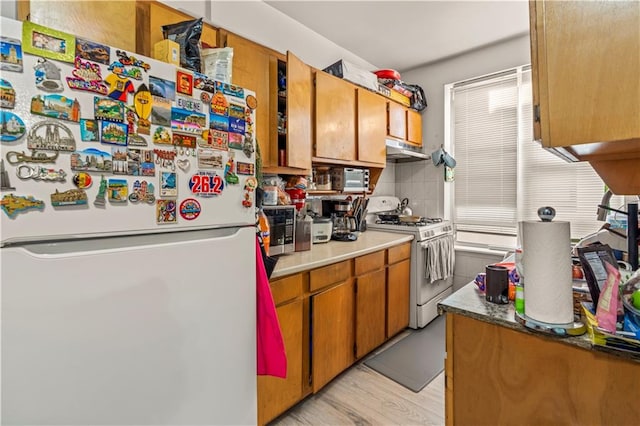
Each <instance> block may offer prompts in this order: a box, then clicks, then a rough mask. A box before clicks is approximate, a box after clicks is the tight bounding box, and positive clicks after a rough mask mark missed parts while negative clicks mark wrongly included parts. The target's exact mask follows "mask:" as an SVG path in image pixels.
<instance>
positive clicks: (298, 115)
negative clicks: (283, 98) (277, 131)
mask: <svg viewBox="0 0 640 426" xmlns="http://www.w3.org/2000/svg"><path fill="white" fill-rule="evenodd" d="M287 121H288V123H289V124H290V125H288V126H287V166H289V167H296V168H300V169H311V67H310V66H309V65H307V64H305V63H304V62H302V61H301V60H300V59H298V58H297V57H296V56H295V55H294V54H292V53H291V52H287Z"/></svg>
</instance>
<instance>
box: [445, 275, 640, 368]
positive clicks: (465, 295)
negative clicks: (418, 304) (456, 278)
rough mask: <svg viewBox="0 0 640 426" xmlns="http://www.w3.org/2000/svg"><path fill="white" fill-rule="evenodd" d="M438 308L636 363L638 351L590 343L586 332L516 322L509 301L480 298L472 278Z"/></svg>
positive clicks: (482, 294) (511, 304)
mask: <svg viewBox="0 0 640 426" xmlns="http://www.w3.org/2000/svg"><path fill="white" fill-rule="evenodd" d="M438 311H439V312H440V313H442V312H449V313H452V314H459V315H463V316H466V317H469V318H473V319H476V320H479V321H484V322H486V323H489V324H496V325H500V326H503V327H507V328H511V329H513V330H516V331H519V332H522V333H528V334H532V335H535V336H538V337H542V338H548V339H552V340H555V341H557V342H560V343H563V344H567V345H572V346H578V347H581V348H583V349H587V350H595V351H599V352H606V353H608V354H612V355H616V356H620V357H622V358H626V359H629V360H632V361H635V362H638V363H640V354H634V353H631V352H626V351H620V350H616V349H614V348H608V347H603V346H593V345H592V344H591V338H590V337H589V334H588V332H587V333H585V334H583V335H581V336H569V337H561V336H553V335H550V334H546V333H541V332H537V331H534V330H531V329H529V328H527V327H525V326H524V325H522V324H520V323H518V322H516V320H515V318H514V315H515V311H514V306H513V303H508V304H506V305H498V304H495V303H490V302H487V301H486V300H485V298H484V293H482V292H481V291H480V290H479V289H478V287H477V286H476V285H475V283H474V282H473V281H472V282H470V283H469V284H467V285H465V286H464V287H462V288H461V289H460V290H458V291H456V292H455V293H453V294H452V295H451V296H449V297H447V298H446V299H444V300H443V301H442V302H440V303H439V304H438Z"/></svg>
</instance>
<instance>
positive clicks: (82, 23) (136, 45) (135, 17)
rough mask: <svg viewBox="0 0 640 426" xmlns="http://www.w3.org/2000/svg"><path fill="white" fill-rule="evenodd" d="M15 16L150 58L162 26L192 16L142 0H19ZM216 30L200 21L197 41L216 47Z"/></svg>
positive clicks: (186, 19) (159, 38)
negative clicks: (200, 28)
mask: <svg viewBox="0 0 640 426" xmlns="http://www.w3.org/2000/svg"><path fill="white" fill-rule="evenodd" d="M17 17H18V19H19V20H22V21H24V20H30V21H32V22H35V23H36V24H40V25H44V26H46V27H50V28H53V29H56V30H60V31H65V32H68V33H71V34H74V35H76V36H80V37H83V38H86V39H88V40H91V41H96V42H99V43H104V44H107V45H109V46H115V47H118V48H120V49H124V50H127V51H129V52H135V53H138V54H140V55H144V56H148V57H153V45H154V44H155V43H156V42H158V41H160V40H162V39H163V37H162V28H161V27H162V26H163V25H166V24H174V23H176V22H182V21H188V20H192V19H195V18H194V17H193V16H190V15H188V14H187V13H184V12H181V11H179V10H176V9H173V8H171V7H170V6H167V5H165V4H162V3H160V2H157V1H141V0H138V1H102V0H98V1H77V0H75V1H71V0H70V1H50V0H48V1H47V0H45V1H43V0H31V1H24V0H21V1H18V2H17ZM217 32H218V30H217V28H214V27H212V26H211V25H209V24H203V26H202V34H201V36H200V40H201V41H202V42H204V43H206V44H208V45H209V46H211V47H216V46H217V38H218V36H217Z"/></svg>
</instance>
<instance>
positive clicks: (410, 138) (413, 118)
mask: <svg viewBox="0 0 640 426" xmlns="http://www.w3.org/2000/svg"><path fill="white" fill-rule="evenodd" d="M407 142H408V143H410V144H412V145H417V146H422V115H420V113H419V112H418V111H414V110H412V109H407Z"/></svg>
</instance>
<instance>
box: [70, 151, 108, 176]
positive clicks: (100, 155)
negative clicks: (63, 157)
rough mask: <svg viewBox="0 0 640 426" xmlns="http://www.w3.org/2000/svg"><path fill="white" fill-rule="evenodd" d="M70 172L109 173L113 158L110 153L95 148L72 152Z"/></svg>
mask: <svg viewBox="0 0 640 426" xmlns="http://www.w3.org/2000/svg"><path fill="white" fill-rule="evenodd" d="M71 170H75V171H83V172H102V173H105V172H107V173H111V171H112V170H113V157H112V155H111V153H110V152H107V151H101V150H99V149H96V148H85V149H83V150H82V151H74V152H73V153H72V154H71Z"/></svg>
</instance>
